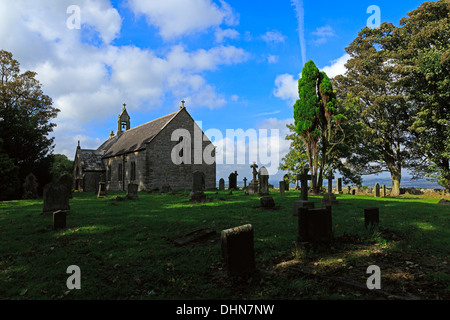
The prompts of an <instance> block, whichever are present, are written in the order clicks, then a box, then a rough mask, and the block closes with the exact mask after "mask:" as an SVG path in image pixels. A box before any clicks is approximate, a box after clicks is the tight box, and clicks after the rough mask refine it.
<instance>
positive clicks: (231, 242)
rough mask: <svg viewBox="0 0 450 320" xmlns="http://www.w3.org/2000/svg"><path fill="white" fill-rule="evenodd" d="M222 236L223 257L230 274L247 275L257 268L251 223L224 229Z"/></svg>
mask: <svg viewBox="0 0 450 320" xmlns="http://www.w3.org/2000/svg"><path fill="white" fill-rule="evenodd" d="M220 238H221V250H222V257H223V259H224V260H225V263H226V266H227V269H228V272H229V274H230V275H233V276H245V275H249V274H251V273H253V272H254V271H255V270H256V265H255V250H254V243H253V226H252V225H251V224H246V225H243V226H240V227H236V228H231V229H227V230H223V231H222V233H221V236H220Z"/></svg>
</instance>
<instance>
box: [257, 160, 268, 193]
mask: <svg viewBox="0 0 450 320" xmlns="http://www.w3.org/2000/svg"><path fill="white" fill-rule="evenodd" d="M258 180H259V184H258V194H259V195H260V196H267V195H269V171H267V169H266V167H261V169H259V172H258Z"/></svg>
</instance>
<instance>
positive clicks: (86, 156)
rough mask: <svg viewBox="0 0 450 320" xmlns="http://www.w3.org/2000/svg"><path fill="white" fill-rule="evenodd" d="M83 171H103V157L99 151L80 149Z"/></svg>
mask: <svg viewBox="0 0 450 320" xmlns="http://www.w3.org/2000/svg"><path fill="white" fill-rule="evenodd" d="M78 151H79V152H80V162H81V168H82V169H83V171H103V170H104V168H103V164H102V156H103V154H102V153H101V152H99V151H97V150H88V149H78Z"/></svg>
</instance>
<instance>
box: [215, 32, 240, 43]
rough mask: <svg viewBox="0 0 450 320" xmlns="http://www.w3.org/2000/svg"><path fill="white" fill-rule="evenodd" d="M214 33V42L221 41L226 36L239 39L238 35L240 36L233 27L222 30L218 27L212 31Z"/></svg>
mask: <svg viewBox="0 0 450 320" xmlns="http://www.w3.org/2000/svg"><path fill="white" fill-rule="evenodd" d="M214 35H215V37H216V42H218V43H221V42H223V41H224V40H225V39H226V38H228V39H239V37H240V34H239V32H238V31H237V30H235V29H225V30H222V29H221V28H218V29H217V30H216V32H215V33H214Z"/></svg>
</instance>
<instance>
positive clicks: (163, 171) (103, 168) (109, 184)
mask: <svg viewBox="0 0 450 320" xmlns="http://www.w3.org/2000/svg"><path fill="white" fill-rule="evenodd" d="M177 129H183V132H185V133H189V134H190V137H194V131H196V132H201V148H202V150H201V151H202V154H203V151H205V149H206V148H208V149H207V151H208V150H212V152H210V157H211V158H212V159H213V161H205V159H203V157H202V159H201V161H200V163H199V161H194V145H195V144H194V141H193V140H194V139H192V140H191V139H187V141H185V142H184V143H185V144H184V146H185V147H183V148H181V150H179V148H180V147H179V146H180V145H181V144H182V143H181V142H182V140H183V138H182V137H180V138H179V139H178V140H176V141H173V137H172V136H173V132H174V131H176V130H177ZM187 142H191V143H187ZM186 143H187V144H186ZM177 147H178V149H177ZM186 148H190V150H186ZM174 150H175V152H176V153H177V156H178V155H179V156H181V157H183V156H184V157H183V159H187V158H186V157H187V156H189V157H190V158H191V159H187V160H188V161H181V162H180V163H177V161H173V154H174ZM197 151H198V150H197ZM183 153H184V154H183ZM189 160H190V161H189ZM73 170H74V171H73V176H74V184H75V186H74V189H75V190H78V191H94V192H95V191H96V190H97V189H98V185H99V182H101V181H102V182H105V184H106V190H127V189H128V184H130V183H133V184H137V185H138V190H139V191H142V190H147V191H153V190H190V189H191V188H192V174H193V172H194V171H201V172H203V174H204V178H205V179H204V180H205V181H204V183H205V186H204V187H205V189H214V188H215V187H216V161H215V149H214V146H213V144H212V143H211V141H210V140H209V138H208V137H206V136H205V134H204V133H203V131H201V129H200V128H199V126H198V125H197V124H196V123H195V121H194V119H193V118H192V116H191V115H190V114H189V113H188V111H187V110H186V107H185V106H184V101H182V106H181V107H180V109H179V110H178V111H176V112H174V113H171V114H168V115H166V116H163V117H161V118H158V119H155V120H153V121H150V122H147V123H145V124H142V125H140V126H137V127H135V128H131V122H130V116H129V114H128V112H127V110H126V105H125V104H124V106H123V109H122V112H121V113H120V115H119V118H118V123H117V133H116V134H114V132H113V131H111V133H110V135H109V138H108V140H106V141H105V142H104V143H102V144H101V145H100V146H99V147H98V148H97V149H96V150H93V149H82V148H81V146H80V143H79V142H78V146H77V149H76V154H75V159H74V169H73Z"/></svg>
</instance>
